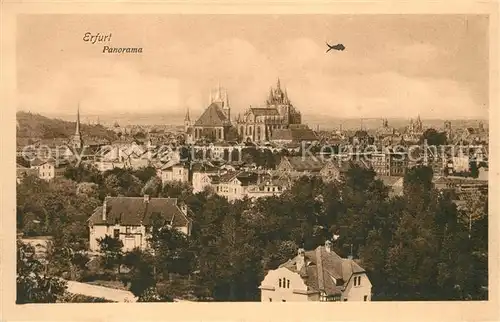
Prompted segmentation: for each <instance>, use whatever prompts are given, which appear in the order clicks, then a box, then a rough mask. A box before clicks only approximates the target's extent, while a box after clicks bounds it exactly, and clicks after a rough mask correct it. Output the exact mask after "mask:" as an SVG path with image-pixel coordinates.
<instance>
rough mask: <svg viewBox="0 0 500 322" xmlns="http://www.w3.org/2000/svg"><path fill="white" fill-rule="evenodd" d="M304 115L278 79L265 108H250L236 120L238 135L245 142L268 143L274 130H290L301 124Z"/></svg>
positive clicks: (271, 89) (270, 90)
mask: <svg viewBox="0 0 500 322" xmlns="http://www.w3.org/2000/svg"><path fill="white" fill-rule="evenodd" d="M301 122H302V115H301V114H300V112H299V111H298V110H297V109H296V108H295V107H294V106H293V105H292V103H291V101H290V99H289V98H288V94H287V91H286V89H285V90H284V91H283V90H282V89H281V83H280V80H279V79H278V81H277V83H276V87H275V88H272V87H271V88H270V89H269V96H268V99H267V101H266V106H265V107H258V108H253V107H250V108H249V109H248V110H247V111H246V112H245V113H244V114H243V115H239V116H238V118H237V120H236V127H237V130H238V135H239V136H240V138H242V140H243V141H268V140H269V139H270V138H271V135H272V133H273V131H274V130H277V129H288V128H289V127H290V125H294V124H301Z"/></svg>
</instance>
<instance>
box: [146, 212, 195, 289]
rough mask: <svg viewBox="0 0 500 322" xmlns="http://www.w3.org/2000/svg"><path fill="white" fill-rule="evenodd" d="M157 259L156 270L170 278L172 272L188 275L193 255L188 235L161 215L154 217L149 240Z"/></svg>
mask: <svg viewBox="0 0 500 322" xmlns="http://www.w3.org/2000/svg"><path fill="white" fill-rule="evenodd" d="M148 242H149V244H150V246H151V249H152V252H153V254H154V259H155V268H156V272H157V273H159V272H161V274H162V275H163V277H164V278H165V279H170V276H171V274H180V275H188V274H189V273H190V272H191V266H192V261H193V256H192V253H191V251H190V250H189V242H188V240H187V238H186V235H185V234H184V233H182V232H180V231H178V230H177V229H175V228H172V227H170V226H168V225H167V223H166V222H165V221H164V220H163V219H161V218H160V217H159V216H155V218H154V219H153V225H152V232H151V236H150V237H149V240H148Z"/></svg>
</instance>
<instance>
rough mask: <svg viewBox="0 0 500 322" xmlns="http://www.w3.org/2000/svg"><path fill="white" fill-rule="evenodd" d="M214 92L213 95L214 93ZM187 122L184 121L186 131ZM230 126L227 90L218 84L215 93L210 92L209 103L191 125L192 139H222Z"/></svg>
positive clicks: (225, 137) (224, 138)
mask: <svg viewBox="0 0 500 322" xmlns="http://www.w3.org/2000/svg"><path fill="white" fill-rule="evenodd" d="M214 94H215V95H214ZM189 125H190V122H189V123H185V127H186V129H185V130H186V131H188V129H189V127H188V126H189ZM230 128H231V107H230V105H229V97H228V94H227V90H224V91H223V90H222V88H221V87H220V85H219V86H218V88H217V90H216V91H215V93H213V91H211V92H210V100H209V105H208V107H207V108H206V109H205V111H204V112H203V114H202V115H201V116H200V117H199V118H198V120H196V122H195V123H194V125H193V126H192V131H193V137H194V140H200V139H203V138H205V139H208V140H210V141H224V140H226V139H227V136H228V132H229V130H230Z"/></svg>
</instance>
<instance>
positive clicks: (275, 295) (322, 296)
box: [259, 241, 372, 302]
mask: <svg viewBox="0 0 500 322" xmlns="http://www.w3.org/2000/svg"><path fill="white" fill-rule="evenodd" d="M331 246H332V244H331V242H330V241H327V242H326V243H325V245H324V246H318V247H317V248H316V249H314V250H311V251H304V249H299V251H298V255H297V256H296V257H295V258H293V259H291V260H289V261H288V262H286V263H284V264H282V265H280V266H279V267H278V268H277V269H274V270H270V271H269V272H268V273H267V275H266V276H265V277H264V280H263V281H262V283H261V285H260V287H259V288H260V289H261V301H262V302H300V301H321V302H329V301H333V302H336V301H343V302H345V301H371V288H372V284H371V283H370V280H369V278H368V276H367V275H366V272H365V270H364V269H363V268H361V267H360V266H359V265H358V264H357V263H356V262H355V261H354V260H352V259H346V258H341V257H340V256H339V255H337V254H336V253H335V252H334V251H333V250H332V248H331Z"/></svg>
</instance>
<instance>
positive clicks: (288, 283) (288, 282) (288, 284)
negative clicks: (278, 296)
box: [286, 280, 290, 288]
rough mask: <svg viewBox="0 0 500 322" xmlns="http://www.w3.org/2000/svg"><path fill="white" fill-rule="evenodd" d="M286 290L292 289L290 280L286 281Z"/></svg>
mask: <svg viewBox="0 0 500 322" xmlns="http://www.w3.org/2000/svg"><path fill="white" fill-rule="evenodd" d="M286 288H290V280H286Z"/></svg>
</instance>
